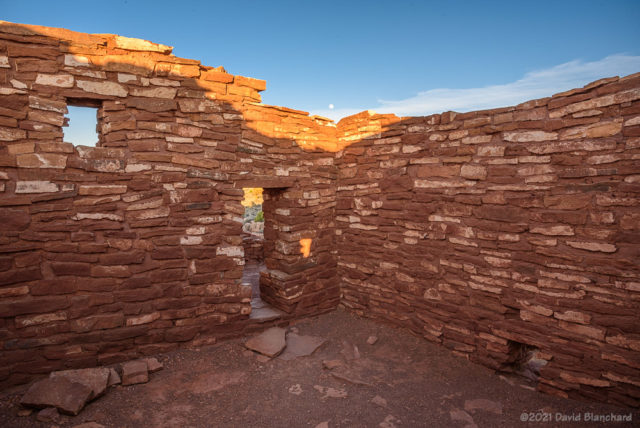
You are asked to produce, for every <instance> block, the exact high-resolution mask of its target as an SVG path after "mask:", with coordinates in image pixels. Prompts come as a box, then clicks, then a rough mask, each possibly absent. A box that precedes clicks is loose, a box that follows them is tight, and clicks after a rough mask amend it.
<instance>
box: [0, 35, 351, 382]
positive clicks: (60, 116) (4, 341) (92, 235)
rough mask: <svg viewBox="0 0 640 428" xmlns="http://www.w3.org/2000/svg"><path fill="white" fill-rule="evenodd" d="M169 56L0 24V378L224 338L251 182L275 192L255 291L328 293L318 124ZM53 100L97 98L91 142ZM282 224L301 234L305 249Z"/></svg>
mask: <svg viewBox="0 0 640 428" xmlns="http://www.w3.org/2000/svg"><path fill="white" fill-rule="evenodd" d="M170 52H171V48H170V47H167V46H163V45H157V44H154V43H150V42H146V41H143V40H137V39H128V38H124V37H120V36H114V35H89V34H81V33H74V32H70V31H67V30H59V29H51V28H45V27H34V26H24V25H16V24H10V23H3V24H2V25H0V100H1V102H0V191H1V192H2V193H1V197H0V222H1V223H2V231H1V233H0V253H1V255H0V349H1V351H0V366H1V367H0V383H3V384H7V383H18V382H23V381H25V380H28V379H29V378H31V377H32V376H34V375H37V374H41V373H46V372H49V371H52V370H57V369H61V368H65V367H82V366H94V365H98V364H105V363H111V362H114V361H120V360H124V359H130V358H134V357H136V356H138V355H141V354H152V353H157V352H162V351H166V350H170V349H173V348H175V347H177V346H180V344H181V343H190V344H195V345H200V344H203V343H211V342H212V341H214V340H215V339H216V338H218V337H223V336H228V335H233V334H240V333H241V332H242V331H243V328H245V327H246V325H247V324H248V323H249V313H250V311H251V308H250V297H251V290H250V288H249V287H243V286H242V285H241V278H242V270H243V265H244V250H243V244H242V230H241V227H242V218H241V216H242V213H243V207H242V206H241V203H240V202H241V199H242V195H243V192H242V187H246V186H245V185H246V183H248V182H250V181H254V182H255V183H256V184H257V185H258V186H261V187H262V186H265V187H274V188H278V189H279V194H281V197H280V198H279V202H278V203H275V204H274V203H272V207H273V208H272V210H271V211H268V212H267V214H268V218H269V219H270V220H269V222H268V223H267V224H268V225H269V227H270V231H269V236H270V239H271V240H272V242H273V244H274V245H272V247H270V248H269V249H268V251H267V254H266V257H267V261H268V264H269V265H270V266H271V268H272V269H273V270H274V272H275V273H276V274H278V276H277V277H274V278H273V279H272V280H270V281H269V290H270V291H271V294H272V295H274V296H279V297H278V298H272V299H271V301H272V302H273V303H274V304H276V305H278V306H279V307H281V308H282V309H285V310H286V311H287V312H288V313H289V314H290V316H298V315H301V314H312V313H319V312H322V311H326V310H329V309H331V308H333V307H335V305H336V304H337V302H338V296H339V295H338V282H337V280H336V278H335V273H336V269H335V266H336V262H335V260H334V254H333V242H332V239H333V237H334V234H333V230H331V227H332V222H333V197H332V196H331V195H332V192H333V190H331V191H329V192H327V188H328V187H329V183H331V181H332V180H333V178H334V177H335V167H334V166H333V155H332V154H329V155H327V154H326V152H325V151H324V150H321V149H319V148H316V147H315V146H316V144H323V141H324V142H326V141H329V140H330V139H328V138H326V137H323V138H320V136H321V135H322V133H323V132H324V133H325V134H327V135H333V133H335V127H332V126H329V125H328V124H327V122H326V120H324V121H323V120H321V119H315V118H310V117H309V116H308V114H305V113H304V112H296V111H293V110H288V109H283V108H277V107H267V106H262V105H261V104H260V103H259V101H260V95H259V91H261V90H263V89H264V88H265V83H264V81H261V80H256V79H251V78H246V77H242V76H234V75H231V74H228V73H226V72H225V71H224V70H223V69H221V68H212V67H205V66H202V65H200V63H199V62H198V61H194V60H188V59H182V58H177V57H175V56H173V55H171V53H170ZM68 105H79V106H93V107H97V108H98V118H97V123H98V131H99V132H98V134H99V142H98V145H97V147H83V146H74V145H73V144H71V143H69V142H65V140H64V126H65V124H66V123H65V120H66V119H65V113H67V106H68ZM302 127H306V128H308V129H309V132H308V133H306V134H305V133H300V132H299V131H298V130H299V129H300V128H302ZM307 138H309V139H312V140H313V142H310V143H307V142H306V139H307ZM296 140H299V141H300V142H298V141H296ZM330 141H333V140H330ZM327 198H330V199H331V201H329V200H328V199H327ZM294 216H300V217H299V218H300V219H304V221H300V220H297V221H293V220H294V218H293V217H294ZM314 216H318V217H317V218H319V219H320V220H319V221H320V222H319V223H317V222H316V221H314ZM318 224H320V225H322V226H324V228H325V229H324V230H318V229H317V227H318ZM298 235H300V236H304V237H305V238H314V240H315V242H314V244H313V247H312V253H311V256H310V258H309V259H304V258H303V257H302V255H301V254H300V252H299V248H296V245H295V244H296V243H295V242H294V240H295V239H299V238H298ZM302 259H304V260H302ZM281 272H282V274H280V273H281ZM294 289H295V293H294V292H292V290H294ZM319 289H322V290H319Z"/></svg>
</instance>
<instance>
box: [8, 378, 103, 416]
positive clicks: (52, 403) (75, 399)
mask: <svg viewBox="0 0 640 428" xmlns="http://www.w3.org/2000/svg"><path fill="white" fill-rule="evenodd" d="M91 394H92V390H91V388H90V387H88V386H86V385H83V384H81V383H78V382H72V381H70V380H69V379H67V378H66V377H56V378H48V379H43V380H41V381H39V382H36V383H34V384H33V385H31V386H30V387H29V390H28V391H27V393H26V394H25V395H24V396H23V397H22V400H20V404H22V405H23V406H28V407H36V408H38V409H42V408H45V407H55V408H56V409H58V410H59V411H60V412H61V413H66V414H68V415H77V414H78V413H80V410H82V408H83V407H84V405H85V404H86V402H87V401H89V397H91Z"/></svg>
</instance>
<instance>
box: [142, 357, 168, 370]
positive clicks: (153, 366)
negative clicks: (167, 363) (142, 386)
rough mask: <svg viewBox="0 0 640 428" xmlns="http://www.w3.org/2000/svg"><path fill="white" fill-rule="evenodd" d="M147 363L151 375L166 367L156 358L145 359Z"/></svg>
mask: <svg viewBox="0 0 640 428" xmlns="http://www.w3.org/2000/svg"><path fill="white" fill-rule="evenodd" d="M145 362H146V363H147V370H149V373H155V372H157V371H160V370H162V368H163V367H164V366H163V364H162V363H161V362H160V361H158V360H157V359H156V358H145Z"/></svg>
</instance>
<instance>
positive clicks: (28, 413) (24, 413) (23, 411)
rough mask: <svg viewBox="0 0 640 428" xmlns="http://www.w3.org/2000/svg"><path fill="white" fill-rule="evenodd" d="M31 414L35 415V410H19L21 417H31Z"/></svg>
mask: <svg viewBox="0 0 640 428" xmlns="http://www.w3.org/2000/svg"><path fill="white" fill-rule="evenodd" d="M31 413H33V410H31V409H21V410H18V416H20V417H24V416H29V415H31Z"/></svg>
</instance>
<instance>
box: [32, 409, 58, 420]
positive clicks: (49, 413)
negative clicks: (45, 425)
mask: <svg viewBox="0 0 640 428" xmlns="http://www.w3.org/2000/svg"><path fill="white" fill-rule="evenodd" d="M59 417H60V414H59V413H58V410H57V409H56V408H55V407H47V408H46V409H42V410H40V411H39V412H38V415H37V416H36V419H38V420H39V421H40V422H56V421H57V420H58V418H59Z"/></svg>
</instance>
